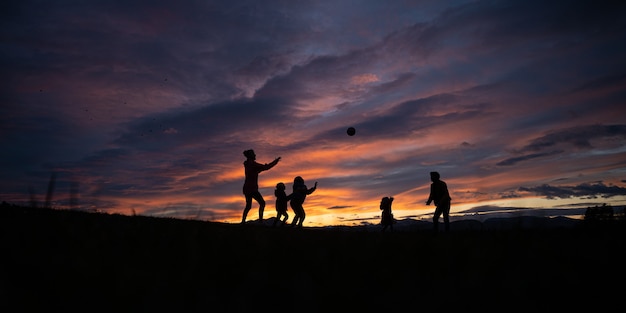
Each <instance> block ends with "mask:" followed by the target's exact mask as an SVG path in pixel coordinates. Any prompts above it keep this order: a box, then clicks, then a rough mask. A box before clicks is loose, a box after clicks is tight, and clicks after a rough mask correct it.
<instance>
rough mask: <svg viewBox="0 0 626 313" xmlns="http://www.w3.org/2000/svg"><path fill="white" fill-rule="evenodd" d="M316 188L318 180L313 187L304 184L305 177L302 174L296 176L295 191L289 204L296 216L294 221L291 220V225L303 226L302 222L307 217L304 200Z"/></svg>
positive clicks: (294, 180) (294, 181)
mask: <svg viewBox="0 0 626 313" xmlns="http://www.w3.org/2000/svg"><path fill="white" fill-rule="evenodd" d="M316 189H317V182H315V185H313V187H311V188H308V187H307V186H306V185H305V184H304V179H303V178H302V177H301V176H296V177H295V178H294V179H293V192H292V193H291V201H290V202H289V204H290V205H291V209H292V210H293V213H294V215H295V216H294V217H293V221H291V226H298V227H302V222H304V218H305V217H306V213H305V212H304V206H303V204H304V200H305V199H306V196H307V195H310V194H312V193H313V192H314V191H315V190H316Z"/></svg>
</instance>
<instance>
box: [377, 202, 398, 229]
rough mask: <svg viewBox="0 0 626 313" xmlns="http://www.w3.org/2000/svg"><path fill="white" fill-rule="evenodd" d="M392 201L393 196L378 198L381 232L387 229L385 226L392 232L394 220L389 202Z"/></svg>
mask: <svg viewBox="0 0 626 313" xmlns="http://www.w3.org/2000/svg"><path fill="white" fill-rule="evenodd" d="M392 202H393V197H383V198H382V199H381V200H380V210H381V211H382V214H381V216H380V224H381V225H383V232H384V231H385V230H387V227H389V229H390V230H391V231H392V232H393V224H394V223H395V220H394V219H393V213H392V212H391V203H392Z"/></svg>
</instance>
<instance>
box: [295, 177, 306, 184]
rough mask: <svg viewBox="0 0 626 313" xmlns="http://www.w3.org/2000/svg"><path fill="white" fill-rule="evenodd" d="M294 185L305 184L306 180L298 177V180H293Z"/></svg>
mask: <svg viewBox="0 0 626 313" xmlns="http://www.w3.org/2000/svg"><path fill="white" fill-rule="evenodd" d="M293 183H294V184H304V178H302V177H301V176H296V178H294V179H293Z"/></svg>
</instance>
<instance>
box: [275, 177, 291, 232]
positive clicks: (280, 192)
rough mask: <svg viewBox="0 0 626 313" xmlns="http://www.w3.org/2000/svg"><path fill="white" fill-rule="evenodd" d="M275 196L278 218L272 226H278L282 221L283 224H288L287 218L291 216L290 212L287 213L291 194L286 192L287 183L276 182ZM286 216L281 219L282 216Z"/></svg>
mask: <svg viewBox="0 0 626 313" xmlns="http://www.w3.org/2000/svg"><path fill="white" fill-rule="evenodd" d="M274 196H276V219H275V220H274V224H273V225H272V226H276V224H277V223H278V222H279V221H280V222H282V223H281V226H284V225H285V224H287V219H288V218H289V214H287V203H288V202H289V199H291V194H290V195H287V193H286V192H285V184H283V183H282V182H280V183H278V184H276V189H274ZM281 217H284V219H283V220H282V221H281V220H280V218H281Z"/></svg>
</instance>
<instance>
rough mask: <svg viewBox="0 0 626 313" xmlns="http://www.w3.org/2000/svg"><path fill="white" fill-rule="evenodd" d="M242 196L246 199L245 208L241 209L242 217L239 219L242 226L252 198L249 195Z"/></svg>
mask: <svg viewBox="0 0 626 313" xmlns="http://www.w3.org/2000/svg"><path fill="white" fill-rule="evenodd" d="M244 196H245V197H246V207H245V208H244V209H243V216H242V217H241V223H242V224H243V223H245V222H246V217H247V216H248V212H249V211H250V208H251V207H252V196H251V195H249V194H244Z"/></svg>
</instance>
